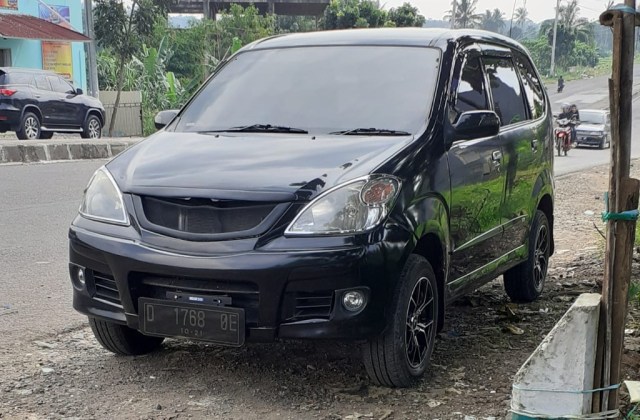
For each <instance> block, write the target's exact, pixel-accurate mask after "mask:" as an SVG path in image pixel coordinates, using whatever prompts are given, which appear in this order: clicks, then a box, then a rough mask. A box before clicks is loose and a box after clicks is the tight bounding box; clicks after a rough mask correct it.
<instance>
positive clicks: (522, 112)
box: [482, 57, 528, 126]
mask: <svg viewBox="0 0 640 420" xmlns="http://www.w3.org/2000/svg"><path fill="white" fill-rule="evenodd" d="M482 61H483V62H484V69H485V72H486V73H487V76H488V78H489V85H490V86H491V95H492V97H493V106H494V109H495V111H496V113H497V114H498V116H499V117H500V121H501V122H502V125H503V126H505V125H511V124H515V123H518V122H520V121H524V120H526V119H527V118H528V117H527V112H526V109H525V105H524V98H523V97H522V91H521V89H520V80H519V79H518V74H517V73H516V71H515V69H514V68H513V63H512V62H511V59H509V58H501V57H486V58H483V59H482Z"/></svg>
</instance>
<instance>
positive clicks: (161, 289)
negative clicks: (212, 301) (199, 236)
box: [129, 273, 260, 325]
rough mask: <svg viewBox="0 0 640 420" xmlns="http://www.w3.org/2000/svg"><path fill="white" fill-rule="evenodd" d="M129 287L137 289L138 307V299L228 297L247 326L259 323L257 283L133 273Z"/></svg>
mask: <svg viewBox="0 0 640 420" xmlns="http://www.w3.org/2000/svg"><path fill="white" fill-rule="evenodd" d="M129 283H130V284H132V285H135V286H134V287H133V290H132V292H133V295H134V296H133V297H134V304H135V305H136V306H137V304H138V302H137V300H138V299H137V298H140V297H147V298H152V299H167V298H168V296H170V295H171V294H174V293H181V294H189V293H191V294H194V295H198V296H217V297H219V296H225V297H229V298H231V304H230V305H229V306H232V307H234V308H242V309H244V310H245V320H246V322H247V325H256V324H257V323H258V306H259V304H260V293H259V291H258V286H257V285H256V284H254V283H250V282H240V281H233V282H231V281H226V280H216V279H203V278H191V277H186V278H185V277H170V276H166V277H165V276H156V275H151V274H145V273H131V275H130V278H129Z"/></svg>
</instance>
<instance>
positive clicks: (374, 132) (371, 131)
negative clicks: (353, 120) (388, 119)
mask: <svg viewBox="0 0 640 420" xmlns="http://www.w3.org/2000/svg"><path fill="white" fill-rule="evenodd" d="M329 134H339V135H343V136H358V135H363V134H365V135H368V136H410V135H411V133H407V132H406V131H401V130H389V129H386V128H353V129H351V130H342V131H334V132H332V133H329Z"/></svg>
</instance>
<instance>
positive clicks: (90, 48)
mask: <svg viewBox="0 0 640 420" xmlns="http://www.w3.org/2000/svg"><path fill="white" fill-rule="evenodd" d="M84 13H85V21H86V22H87V27H86V28H85V34H86V35H87V36H88V37H89V38H91V41H90V42H87V48H86V50H87V67H88V69H89V71H88V72H87V73H88V77H89V82H88V83H87V85H88V87H89V95H91V96H93V97H95V98H97V97H98V96H99V92H100V90H99V88H98V58H97V55H96V41H95V40H94V39H93V37H94V33H93V4H92V0H84Z"/></svg>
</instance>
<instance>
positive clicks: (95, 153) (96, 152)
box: [69, 143, 109, 159]
mask: <svg viewBox="0 0 640 420" xmlns="http://www.w3.org/2000/svg"><path fill="white" fill-rule="evenodd" d="M69 151H70V152H71V159H105V158H108V157H109V146H108V145H107V144H104V143H96V144H90V143H83V144H70V145H69Z"/></svg>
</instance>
